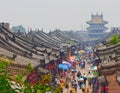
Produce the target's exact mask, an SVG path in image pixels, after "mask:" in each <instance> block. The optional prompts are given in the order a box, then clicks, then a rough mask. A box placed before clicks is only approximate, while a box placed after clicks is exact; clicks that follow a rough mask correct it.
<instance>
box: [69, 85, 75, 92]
mask: <svg viewBox="0 0 120 93" xmlns="http://www.w3.org/2000/svg"><path fill="white" fill-rule="evenodd" d="M70 93H75V89H74V86H73V85H72V86H71V88H70Z"/></svg>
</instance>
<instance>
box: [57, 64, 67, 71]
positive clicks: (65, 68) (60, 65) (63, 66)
mask: <svg viewBox="0 0 120 93" xmlns="http://www.w3.org/2000/svg"><path fill="white" fill-rule="evenodd" d="M58 68H60V69H63V70H68V69H69V68H68V67H67V66H66V65H64V64H58Z"/></svg>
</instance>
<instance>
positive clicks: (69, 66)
mask: <svg viewBox="0 0 120 93" xmlns="http://www.w3.org/2000/svg"><path fill="white" fill-rule="evenodd" d="M63 65H65V66H67V67H68V68H71V67H72V65H71V64H66V63H63Z"/></svg>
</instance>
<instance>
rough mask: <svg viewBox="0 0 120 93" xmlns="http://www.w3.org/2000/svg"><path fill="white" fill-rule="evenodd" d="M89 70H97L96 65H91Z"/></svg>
mask: <svg viewBox="0 0 120 93" xmlns="http://www.w3.org/2000/svg"><path fill="white" fill-rule="evenodd" d="M89 70H97V66H91V67H90V68H89Z"/></svg>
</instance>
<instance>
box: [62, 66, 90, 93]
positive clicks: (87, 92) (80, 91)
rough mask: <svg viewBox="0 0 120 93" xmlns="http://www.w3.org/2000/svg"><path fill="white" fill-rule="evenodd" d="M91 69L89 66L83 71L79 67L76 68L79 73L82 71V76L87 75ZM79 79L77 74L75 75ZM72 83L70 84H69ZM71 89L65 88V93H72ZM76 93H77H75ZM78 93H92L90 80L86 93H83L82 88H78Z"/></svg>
mask: <svg viewBox="0 0 120 93" xmlns="http://www.w3.org/2000/svg"><path fill="white" fill-rule="evenodd" d="M89 67H90V65H89V64H86V67H85V69H81V68H80V67H79V65H77V66H76V70H77V72H78V71H80V72H81V75H83V74H85V75H87V73H88V72H89ZM75 76H76V77H75V78H77V73H76V75H75ZM69 83H70V82H69ZM69 86H70V87H69V88H68V89H67V88H65V87H64V88H63V93H70V90H71V85H69ZM74 93H75V92H74ZM76 93H92V89H91V87H90V86H89V85H88V80H87V81H86V87H85V92H82V88H81V89H80V88H79V87H77V92H76Z"/></svg>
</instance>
